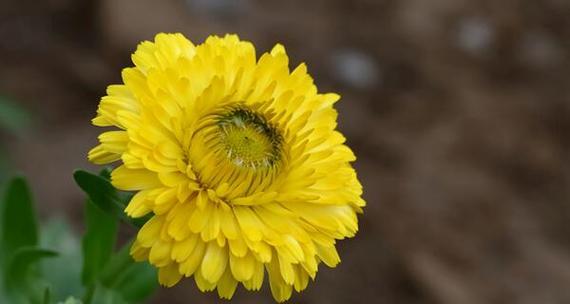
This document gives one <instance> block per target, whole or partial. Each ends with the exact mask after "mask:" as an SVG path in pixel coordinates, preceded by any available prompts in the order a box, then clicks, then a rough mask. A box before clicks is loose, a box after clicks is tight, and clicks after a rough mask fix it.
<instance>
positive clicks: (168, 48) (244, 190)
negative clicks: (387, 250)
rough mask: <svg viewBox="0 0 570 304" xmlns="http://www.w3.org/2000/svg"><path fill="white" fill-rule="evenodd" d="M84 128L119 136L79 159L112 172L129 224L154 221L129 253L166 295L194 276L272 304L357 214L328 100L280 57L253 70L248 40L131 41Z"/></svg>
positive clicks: (345, 233) (325, 255)
mask: <svg viewBox="0 0 570 304" xmlns="http://www.w3.org/2000/svg"><path fill="white" fill-rule="evenodd" d="M132 59H133V62H134V64H135V67H131V68H126V69H124V70H123V73H122V76H123V82H124V84H120V85H111V86H109V87H108V89H107V96H105V97H103V98H102V100H101V103H100V105H99V109H98V111H97V117H95V118H94V119H93V124H94V125H96V126H100V127H110V126H113V127H117V128H118V129H119V130H113V131H106V132H104V133H102V134H101V135H100V136H99V141H100V144H99V145H98V146H96V147H95V148H93V149H92V150H91V151H90V152H89V159H90V160H91V161H92V162H94V163H97V164H107V163H111V162H115V161H120V162H122V164H121V165H120V166H119V167H117V168H116V169H115V170H114V171H113V173H112V183H113V185H114V186H115V187H117V188H118V189H122V190H126V191H136V194H135V196H134V197H133V198H132V200H131V201H130V203H129V205H128V207H127V208H126V213H127V214H128V215H129V216H131V217H141V216H144V215H146V214H149V213H150V214H152V217H151V219H150V220H149V221H148V222H147V223H146V224H145V225H144V226H143V227H142V228H141V230H140V231H139V232H138V235H137V238H136V241H135V243H134V245H133V247H132V249H131V254H132V256H133V257H134V258H135V259H137V260H148V261H149V262H150V263H151V264H152V265H154V266H156V267H157V268H158V269H159V281H160V283H161V284H163V285H165V286H172V285H174V284H176V283H177V282H178V281H179V280H180V279H181V278H182V277H190V276H193V277H194V280H195V281H196V284H197V286H198V288H199V289H200V290H202V291H210V290H214V289H217V291H218V294H219V296H220V297H222V298H228V299H229V298H231V297H232V295H233V294H234V292H235V289H236V287H237V285H238V283H241V284H242V285H243V286H244V287H245V288H246V289H248V290H259V289H260V288H261V285H262V283H263V281H264V277H265V274H266V273H267V276H268V278H269V280H268V281H269V285H270V288H271V292H272V294H273V296H274V298H275V299H276V300H277V301H285V300H287V299H288V298H290V296H291V293H292V290H293V289H295V290H296V291H301V290H303V289H305V288H306V286H307V284H308V282H309V278H312V279H314V278H315V275H316V273H317V268H318V265H319V264H320V263H321V262H323V263H325V264H326V265H327V266H330V267H335V266H336V265H337V263H339V261H340V258H339V256H338V253H337V251H336V249H335V242H336V240H339V239H343V238H345V237H352V236H354V234H355V233H356V231H357V229H358V223H357V217H356V213H359V212H361V211H362V209H361V208H362V207H363V206H364V204H365V203H364V201H363V200H362V198H361V194H362V187H361V185H360V183H359V182H358V180H357V178H356V173H355V171H354V169H353V168H352V167H351V165H350V162H352V161H354V160H355V156H354V154H353V153H352V151H351V150H350V149H349V148H348V147H347V146H345V145H344V144H343V143H344V142H345V138H344V137H343V136H342V134H340V133H339V132H338V131H336V130H335V128H336V117H337V112H336V111H335V110H334V108H333V104H334V103H335V102H336V101H337V100H338V99H339V96H338V95H336V94H320V93H318V92H317V88H316V87H315V85H314V84H313V80H312V78H311V77H310V76H309V75H308V74H307V68H306V66H305V65H304V64H301V65H299V66H298V67H297V68H296V69H295V70H293V71H292V72H291V71H290V70H289V67H288V65H289V63H288V57H287V54H286V53H285V49H284V48H283V46H281V45H276V46H275V47H274V48H273V50H272V51H271V52H270V53H265V54H263V55H262V56H261V57H260V58H259V60H258V59H257V58H256V54H255V49H254V47H253V45H252V44H251V43H249V42H245V41H241V40H239V38H238V37H237V36H235V35H227V36H225V37H223V38H220V37H216V36H212V37H209V38H208V39H207V40H206V41H205V42H204V43H203V44H201V45H198V46H195V45H194V44H192V42H190V41H189V40H188V39H186V38H185V37H184V36H182V35H181V34H158V35H157V36H156V38H155V40H154V42H149V41H145V42H142V43H141V44H140V45H139V46H138V49H137V51H136V52H135V53H134V54H133V56H132Z"/></svg>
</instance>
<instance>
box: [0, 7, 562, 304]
mask: <svg viewBox="0 0 570 304" xmlns="http://www.w3.org/2000/svg"><path fill="white" fill-rule="evenodd" d="M159 31H167V32H173V31H176V32H178V31H179V32H183V33H184V34H185V35H186V36H187V37H189V38H191V39H192V40H193V41H195V42H201V41H203V39H204V38H205V37H206V36H207V35H209V34H211V33H217V34H223V33H226V32H231V33H238V34H240V36H241V37H242V38H244V39H248V40H251V41H253V42H254V43H255V44H256V46H257V47H258V50H259V51H266V50H269V49H270V47H271V46H272V45H273V44H274V43H277V42H281V43H283V44H285V46H286V47H287V49H288V52H289V53H290V56H291V57H292V63H293V64H297V63H299V62H301V61H306V62H307V63H308V66H309V70H310V71H311V73H312V74H313V75H314V77H315V80H316V83H317V85H318V86H319V88H320V89H321V90H322V91H335V92H339V93H340V94H341V95H342V96H343V99H342V100H341V102H340V103H339V104H338V109H339V112H340V115H339V119H340V129H341V130H342V131H343V132H345V134H346V136H347V137H348V144H349V145H350V146H351V147H352V148H353V149H354V150H355V152H356V154H357V156H358V161H357V162H356V164H355V166H356V167H357V169H358V172H359V177H360V179H361V181H362V183H363V185H364V190H365V194H364V196H365V198H366V200H367V202H368V206H367V208H366V209H365V214H364V215H363V216H362V217H361V218H360V220H361V221H360V222H361V224H360V225H361V227H360V232H359V234H358V235H357V237H356V238H354V239H351V240H346V241H342V242H340V245H339V251H340V253H341V257H342V260H343V262H342V263H341V264H340V265H339V266H338V267H337V269H334V270H331V269H327V268H326V267H322V268H321V270H320V272H319V276H318V277H317V280H316V282H315V283H313V284H311V285H310V287H309V288H308V290H307V291H305V292H304V293H302V294H301V295H295V296H294V297H293V300H292V301H291V302H292V303H293V302H294V303H389V304H392V303H404V304H407V303H409V304H415V303H442V304H478V303H521V304H535V303H540V304H549V303H553V304H556V303H570V288H569V286H570V236H569V234H570V221H569V220H570V157H569V152H570V151H569V148H570V72H569V71H570V1H567V0H543V1H531V0H528V1H523V0H501V1H495V0H482V1H468V0H429V1H428V0H398V1H396V0H392V1H388V0H355V1H348V0H329V1H325V0H316V1H300V0H294V1H260V0H257V1H256V0H215V1H214V0H193V1H190V0H188V1H183V0H165V1H153V0H101V1H93V0H84V1H73V0H43V1H38V0H20V1H15V0H2V1H0V93H1V94H4V95H8V96H10V97H12V98H13V99H14V100H17V101H18V102H20V103H22V104H23V105H24V106H25V107H26V108H28V109H29V110H30V111H31V112H32V113H33V114H34V118H35V120H34V127H33V129H32V130H30V131H29V132H28V133H26V134H25V135H23V136H19V137H15V136H11V135H8V134H2V135H1V136H0V138H1V140H2V144H3V146H5V147H7V149H8V152H9V157H10V159H11V161H12V164H13V167H15V168H16V169H17V170H20V171H22V172H24V173H25V174H26V175H27V176H29V177H30V179H31V182H32V184H33V187H34V189H35V194H36V197H37V200H38V202H39V208H40V211H41V214H42V217H43V218H48V217H50V216H54V215H57V214H62V213H63V214H64V215H65V216H67V217H69V218H70V219H71V220H72V221H73V222H74V223H76V227H77V231H78V233H81V229H82V228H81V213H82V211H81V210H82V202H83V196H82V194H81V193H80V192H79V190H78V189H77V188H76V187H75V185H74V184H73V181H72V178H71V172H72V170H73V169H74V168H78V167H82V168H94V167H92V166H90V165H89V164H87V162H86V160H85V154H86V152H87V151H88V149H89V147H91V146H92V145H94V144H95V142H96V136H97V133H98V130H96V129H95V128H94V127H92V126H90V124H89V120H90V118H91V117H93V115H94V113H95V110H96V105H97V103H98V101H99V98H100V97H101V96H102V95H103V94H104V90H105V87H106V85H107V84H110V83H117V82H119V81H120V72H119V71H120V69H121V68H122V67H125V66H128V65H130V61H129V58H130V57H129V54H130V53H131V52H132V51H133V50H134V48H135V46H136V44H137V42H139V41H140V40H144V39H151V38H152V37H153V35H154V34H155V33H156V32H159ZM127 233H128V232H127ZM265 286H266V287H267V284H266V285H265ZM218 302H220V300H218V299H217V296H216V295H215V294H205V295H204V294H201V293H199V292H198V291H197V289H196V288H195V286H194V285H193V283H192V282H186V283H183V284H180V285H179V286H177V287H175V288H173V289H170V290H161V291H160V292H159V294H158V295H157V296H156V297H155V300H154V301H153V303H218ZM233 302H235V303H253V302H256V303H271V300H270V296H269V295H268V292H267V290H265V291H263V292H262V293H259V294H251V293H246V292H244V291H243V290H240V291H239V292H238V293H237V295H236V296H235V300H234V301H233Z"/></svg>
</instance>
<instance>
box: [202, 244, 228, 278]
mask: <svg viewBox="0 0 570 304" xmlns="http://www.w3.org/2000/svg"><path fill="white" fill-rule="evenodd" d="M227 263H228V248H225V247H220V246H218V244H217V243H216V242H209V243H208V245H207V247H206V253H205V254H204V259H203V261H202V267H201V270H202V275H203V276H204V278H205V279H206V280H208V281H209V282H211V283H216V282H217V281H218V280H219V279H220V277H221V276H222V274H223V273H224V271H225V270H226V265H227Z"/></svg>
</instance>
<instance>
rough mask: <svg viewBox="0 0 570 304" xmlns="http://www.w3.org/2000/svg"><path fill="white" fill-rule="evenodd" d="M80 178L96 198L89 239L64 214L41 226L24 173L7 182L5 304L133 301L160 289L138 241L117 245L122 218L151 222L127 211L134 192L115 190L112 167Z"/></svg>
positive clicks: (89, 213)
mask: <svg viewBox="0 0 570 304" xmlns="http://www.w3.org/2000/svg"><path fill="white" fill-rule="evenodd" d="M74 177H75V180H76V182H77V183H78V185H80V187H81V188H82V189H83V190H84V191H85V192H86V194H87V196H88V198H89V199H88V200H87V202H86V204H85V223H86V232H85V234H84V236H83V238H82V240H81V242H80V240H79V239H78V238H77V237H76V236H75V235H74V234H73V233H72V230H71V229H70V226H69V225H68V224H67V222H66V221H64V220H62V219H52V220H50V221H48V222H47V223H46V224H45V225H41V226H38V222H37V216H36V213H35V210H34V203H33V199H32V195H31V192H30V189H29V187H28V184H27V182H26V180H25V179H24V178H22V177H17V178H14V179H12V180H11V181H10V182H9V183H8V184H7V186H6V188H5V193H4V196H3V197H2V199H1V200H0V228H1V230H0V303H14V304H19V303H22V304H23V303H26V304H27V303H31V304H35V303H39V304H53V303H58V304H77V303H84V304H90V303H92V304H99V303H105V304H129V303H141V302H144V300H145V299H147V298H148V297H150V296H151V295H152V294H153V292H154V291H155V290H156V288H157V286H158V282H157V273H156V269H155V268H154V267H152V266H150V265H149V264H148V263H146V262H145V263H136V262H135V261H134V260H133V259H132V258H131V256H130V254H129V248H130V245H131V243H130V242H129V243H127V244H126V245H124V246H123V247H121V249H120V250H115V246H116V243H117V231H118V225H119V221H120V220H125V221H126V222H128V223H130V224H133V225H136V226H140V225H142V224H143V222H141V221H138V222H137V221H131V220H128V218H127V217H126V216H125V214H124V212H123V209H124V206H126V204H127V203H128V201H129V200H130V198H131V196H132V195H130V194H128V193H124V192H119V191H117V190H116V189H115V188H114V187H112V185H111V183H110V181H109V172H108V171H103V172H102V173H101V174H100V175H96V174H92V173H89V172H86V171H77V172H76V173H75V174H74ZM39 231H41V233H39ZM79 299H81V300H79Z"/></svg>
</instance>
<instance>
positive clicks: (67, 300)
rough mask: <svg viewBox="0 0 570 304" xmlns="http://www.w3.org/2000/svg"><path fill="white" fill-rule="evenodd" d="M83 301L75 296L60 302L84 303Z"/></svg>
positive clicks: (68, 303)
mask: <svg viewBox="0 0 570 304" xmlns="http://www.w3.org/2000/svg"><path fill="white" fill-rule="evenodd" d="M82 303H83V302H81V301H80V300H78V299H76V298H74V297H69V298H67V299H66V300H65V302H59V303H58V304H82Z"/></svg>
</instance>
